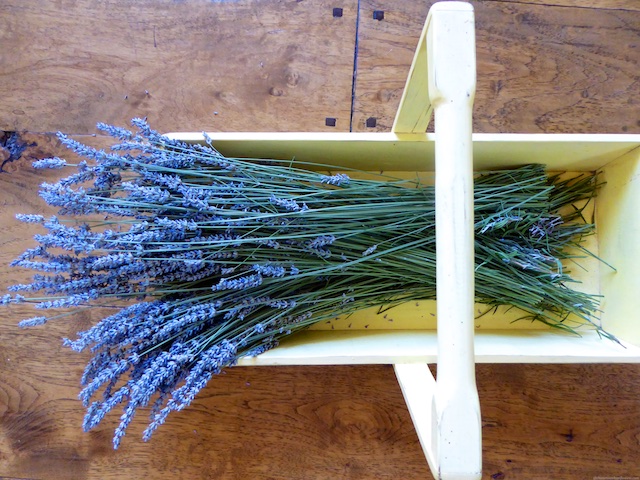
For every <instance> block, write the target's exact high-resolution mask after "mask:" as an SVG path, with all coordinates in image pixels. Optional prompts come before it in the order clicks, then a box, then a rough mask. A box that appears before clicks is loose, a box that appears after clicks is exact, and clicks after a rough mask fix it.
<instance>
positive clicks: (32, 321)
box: [18, 317, 47, 328]
mask: <svg viewBox="0 0 640 480" xmlns="http://www.w3.org/2000/svg"><path fill="white" fill-rule="evenodd" d="M45 323H47V317H33V318H28V319H26V320H22V321H21V322H20V323H18V326H19V327H20V328H29V327H37V326H39V325H44V324H45Z"/></svg>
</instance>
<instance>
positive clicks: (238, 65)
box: [0, 0, 357, 133]
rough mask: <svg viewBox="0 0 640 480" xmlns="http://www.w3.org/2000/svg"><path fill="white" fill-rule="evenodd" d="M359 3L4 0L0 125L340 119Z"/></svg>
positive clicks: (274, 123) (90, 126) (74, 127)
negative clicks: (142, 119) (137, 118)
mask: <svg viewBox="0 0 640 480" xmlns="http://www.w3.org/2000/svg"><path fill="white" fill-rule="evenodd" d="M336 6H339V7H341V8H342V9H343V13H342V17H334V16H333V8H334V7H336ZM356 14H357V10H356V0H340V1H339V2H337V3H336V2H330V1H328V0H322V1H316V2H281V1H277V0H267V1H259V0H239V1H231V2H205V1H201V0H183V1H169V0H160V1H158V0H143V1H139V2H134V3H132V2H94V1H92V0H75V1H73V2H68V1H64V2H43V1H40V0H20V1H9V2H6V1H5V2H2V3H0V32H2V33H1V34H0V35H1V36H0V38H1V39H2V53H1V54H0V72H1V73H0V97H1V98H2V99H3V109H2V113H1V114H0V129H2V130H32V131H44V132H46V131H57V130H61V131H65V132H68V133H93V132H95V124H96V122H98V121H102V122H108V123H116V124H120V125H124V124H127V123H128V121H129V120H130V119H131V118H132V117H135V116H147V117H148V118H149V120H150V122H152V124H153V125H154V126H155V128H157V129H159V130H163V131H167V130H196V131H202V130H227V131H235V130H254V131H281V130H293V131H296V130H314V131H316V130H317V131H322V130H329V129H332V130H335V129H338V130H348V128H349V116H350V108H351V87H352V74H353V49H354V42H355V24H356ZM326 117H332V118H336V126H335V127H327V126H325V118H326Z"/></svg>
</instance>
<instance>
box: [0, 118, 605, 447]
mask: <svg viewBox="0 0 640 480" xmlns="http://www.w3.org/2000/svg"><path fill="white" fill-rule="evenodd" d="M132 123H133V125H134V127H136V132H135V133H134V132H131V131H129V130H126V129H122V128H117V127H113V126H109V125H104V124H99V125H98V127H99V128H100V129H101V130H102V131H104V132H105V133H107V134H109V135H111V136H113V137H115V138H116V139H118V142H117V143H116V144H115V145H113V146H112V148H111V151H108V152H107V151H102V150H96V149H93V148H90V147H87V146H85V145H83V144H80V143H78V142H76V141H75V140H73V139H71V138H69V137H67V136H65V135H62V134H59V138H60V141H61V142H62V143H63V144H64V145H65V146H67V147H68V148H70V149H71V150H73V151H74V152H76V153H77V154H79V155H80V156H81V157H84V158H85V159H86V160H85V161H82V162H81V163H80V164H78V165H77V172H76V173H73V174H72V175H70V176H68V177H66V178H64V179H62V180H60V181H59V182H57V183H55V184H49V183H44V184H43V185H42V189H41V192H40V194H41V196H42V198H43V199H44V200H45V201H46V202H47V203H48V204H50V205H53V206H55V207H58V208H59V215H61V216H65V217H67V218H66V219H63V218H57V217H51V218H48V219H45V218H43V217H41V216H38V215H19V216H18V218H19V220H22V221H24V222H31V223H41V224H42V225H43V226H44V228H46V230H47V233H45V234H41V235H36V237H35V238H36V240H37V242H38V246H36V247H35V248H31V249H29V250H27V251H26V252H24V253H23V254H22V255H21V256H20V257H19V258H18V259H16V260H15V261H14V262H13V265H16V266H20V267H26V268H30V269H34V270H37V271H39V272H41V273H38V274H35V275H34V276H33V281H32V282H31V283H29V284H26V285H15V286H14V287H12V288H11V290H12V291H14V292H28V293H29V294H30V295H31V297H30V298H27V297H25V296H23V295H22V294H20V293H18V294H14V295H11V294H9V295H5V296H4V297H2V298H1V303H4V304H9V303H21V302H29V303H34V304H35V306H36V308H39V309H50V308H62V307H72V308H74V309H78V308H89V307H110V308H113V309H115V313H113V314H112V315H110V316H108V317H106V318H103V319H102V320H101V321H100V322H99V323H97V324H96V325H95V326H93V327H92V328H90V329H89V330H87V331H83V332H80V333H79V334H78V336H77V338H75V339H66V340H65V344H66V345H68V346H69V347H71V348H72V349H74V350H77V351H83V350H85V349H89V350H90V351H91V352H92V353H93V358H92V360H91V361H90V362H89V364H88V365H87V367H86V370H85V372H84V375H83V377H82V384H83V385H84V389H83V390H82V392H81V394H80V398H81V399H82V401H83V403H84V405H85V406H86V407H87V415H86V417H85V421H84V428H85V430H89V429H91V428H93V427H94V426H96V425H97V424H98V423H99V422H100V421H101V420H102V419H103V418H104V416H105V415H106V414H107V413H108V412H109V411H110V410H112V409H113V408H115V407H116V406H118V405H122V406H123V410H124V412H123V414H122V417H121V422H120V425H119V426H118V428H117V430H116V432H115V437H114V447H116V448H117V447H118V445H119V444H120V441H121V439H122V436H123V435H124V433H125V430H126V428H127V426H128V425H129V424H130V422H131V421H132V418H133V416H134V414H135V412H136V411H137V409H138V408H139V407H146V406H149V405H151V409H150V412H151V413H150V416H151V418H150V424H149V426H148V427H147V429H146V430H145V432H144V439H145V440H147V439H148V438H149V437H150V436H151V434H152V433H153V432H154V431H155V429H156V428H157V427H158V426H159V425H161V424H162V423H163V422H164V421H165V419H166V418H167V415H168V414H169V413H170V412H171V411H174V410H181V409H183V408H185V407H186V406H188V405H189V404H190V403H191V402H192V400H193V399H194V397H195V396H196V394H197V393H198V392H199V391H200V390H201V389H202V388H203V387H204V386H205V384H206V383H207V382H208V381H209V380H210V379H211V377H212V376H213V375H216V374H218V373H220V372H221V370H222V369H223V368H225V367H228V366H232V365H234V364H235V363H236V362H237V360H238V359H239V358H241V357H243V356H255V355H259V354H260V353H262V352H264V351H266V350H268V349H270V348H272V347H274V346H276V345H277V344H278V341H279V340H280V339H281V338H283V337H285V336H287V335H290V334H292V333H294V332H297V331H300V330H302V329H304V328H306V327H308V326H309V325H311V324H313V323H316V322H320V321H324V320H328V319H332V318H334V317H336V315H339V314H348V313H351V312H353V311H355V310H358V309H362V308H365V307H371V306H383V305H384V306H393V305H396V304H398V303H402V302H405V301H409V300H417V299H434V298H435V233H434V226H435V205H434V192H433V188H432V187H428V186H425V185H422V184H420V183H419V182H418V181H415V180H414V181H411V180H402V179H396V178H391V177H388V176H382V175H380V176H379V178H375V179H373V180H362V179H357V178H353V177H354V175H353V172H351V171H349V170H348V169H343V170H342V171H344V172H345V173H336V174H330V173H329V174H325V173H320V172H322V171H324V172H327V171H329V172H330V169H329V167H326V166H322V165H309V164H305V163H301V162H295V161H289V162H280V161H276V160H260V159H240V158H226V157H224V156H223V155H221V154H220V153H219V152H218V151H216V150H215V148H214V147H213V146H212V143H211V141H210V140H209V139H208V140H207V143H208V144H207V145H198V144H195V145H191V144H185V143H182V142H179V141H175V140H171V139H169V138H166V137H164V136H162V135H160V134H158V133H157V132H155V131H153V130H151V129H150V128H149V126H148V125H147V123H146V122H145V121H143V120H140V119H135V120H133V121H132ZM66 165H67V163H66V162H65V160H62V159H60V158H51V159H46V160H40V161H37V162H35V166H36V167H37V168H62V167H65V166H66ZM596 188H597V184H596V179H595V178H594V177H593V176H590V175H585V176H582V177H579V178H575V179H572V180H562V181H561V180H560V179H559V178H558V177H551V178H550V177H548V176H547V175H546V174H545V172H544V169H543V167H541V166H539V165H529V166H525V167H522V168H518V169H516V170H510V171H500V172H490V173H487V174H483V175H480V176H479V177H478V178H477V179H476V182H475V229H476V264H477V268H476V297H477V300H478V301H479V302H483V303H485V304H488V305H491V306H497V305H511V306H514V307H517V308H519V309H521V310H522V311H524V312H525V315H526V316H528V317H529V318H531V319H534V320H538V321H542V322H544V323H547V324H549V325H551V326H554V327H557V328H560V329H563V330H569V331H574V327H576V326H578V325H579V324H580V323H585V324H591V325H592V326H594V327H595V328H596V329H598V330H600V327H599V326H598V324H597V319H596V318H595V313H596V311H597V301H596V300H595V299H594V297H593V296H590V295H587V294H584V293H580V292H577V291H574V290H572V289H570V288H569V287H568V282H569V281H570V280H571V279H570V278H569V276H568V275H567V273H566V272H564V271H563V269H562V261H563V260H565V259H567V258H570V256H571V255H570V254H569V253H568V252H569V247H571V246H575V245H579V243H580V241H581V239H582V237H583V236H584V235H587V234H589V233H591V232H592V230H593V226H592V225H590V224H587V223H585V222H584V221H583V220H582V216H581V209H580V208H571V209H569V210H567V209H564V208H563V207H565V206H567V205H574V204H576V202H581V201H583V200H588V199H589V198H591V197H592V196H593V194H594V191H595V190H596ZM34 292H43V296H39V297H38V296H36V295H35V293H34ZM64 315H65V314H53V315H51V316H50V317H49V318H47V317H45V316H38V317H35V318H31V319H29V320H25V321H23V322H22V323H21V325H22V326H34V325H40V324H43V323H45V322H47V321H50V320H51V319H55V318H58V317H62V316H64ZM572 322H573V323H572ZM605 335H606V333H605Z"/></svg>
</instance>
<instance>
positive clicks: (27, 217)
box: [16, 213, 44, 223]
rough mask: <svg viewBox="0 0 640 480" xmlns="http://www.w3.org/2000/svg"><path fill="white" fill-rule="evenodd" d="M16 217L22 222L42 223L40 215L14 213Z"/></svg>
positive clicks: (42, 219) (42, 218)
mask: <svg viewBox="0 0 640 480" xmlns="http://www.w3.org/2000/svg"><path fill="white" fill-rule="evenodd" d="M16 219H17V220H20V221H21V222H24V223H42V222H44V217H43V216H42V215H26V214H23V213H18V214H16Z"/></svg>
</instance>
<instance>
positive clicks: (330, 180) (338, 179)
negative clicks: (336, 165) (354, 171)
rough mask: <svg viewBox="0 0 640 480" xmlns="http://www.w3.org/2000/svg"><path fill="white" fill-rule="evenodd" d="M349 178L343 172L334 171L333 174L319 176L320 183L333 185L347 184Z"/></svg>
mask: <svg viewBox="0 0 640 480" xmlns="http://www.w3.org/2000/svg"><path fill="white" fill-rule="evenodd" d="M350 181H351V179H350V178H349V176H348V175H345V174H344V173H336V174H335V175H322V176H320V183H325V184H327V185H335V186H337V187H341V186H342V185H349V182H350Z"/></svg>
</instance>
